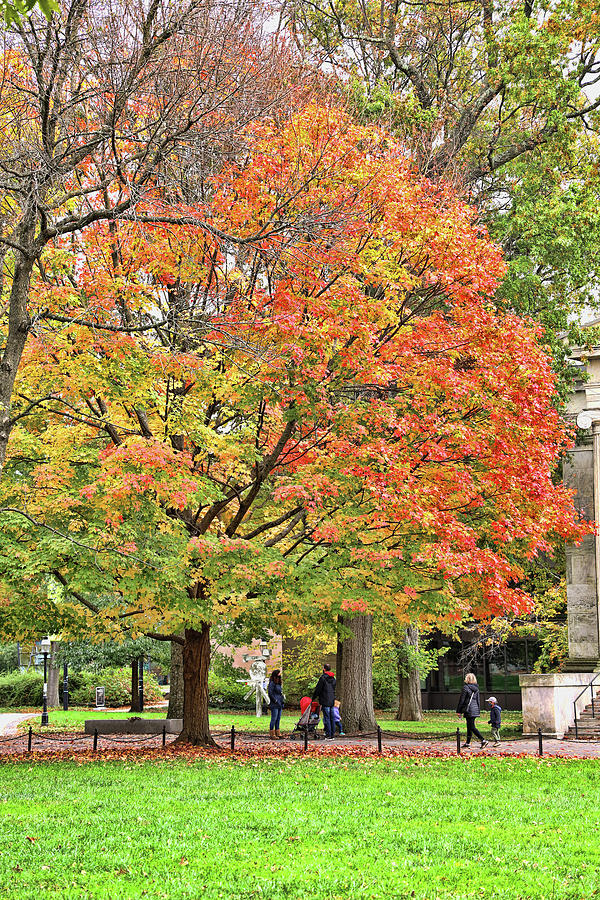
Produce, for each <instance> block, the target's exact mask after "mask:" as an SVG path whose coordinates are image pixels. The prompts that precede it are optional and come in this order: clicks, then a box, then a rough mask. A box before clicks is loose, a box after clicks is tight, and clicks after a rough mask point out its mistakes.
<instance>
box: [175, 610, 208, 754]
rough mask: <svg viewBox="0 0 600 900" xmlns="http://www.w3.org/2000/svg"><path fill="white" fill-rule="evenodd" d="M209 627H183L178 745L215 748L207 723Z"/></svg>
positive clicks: (203, 625)
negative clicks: (181, 690)
mask: <svg viewBox="0 0 600 900" xmlns="http://www.w3.org/2000/svg"><path fill="white" fill-rule="evenodd" d="M209 665H210V625H207V624H206V622H203V623H202V628H201V630H200V631H196V630H195V629H194V628H186V629H185V632H184V645H183V731H182V732H181V734H180V735H179V737H178V738H177V742H178V743H182V744H194V745H195V746H204V747H215V746H216V744H215V742H214V741H213V739H212V737H211V734H210V726H209V724H208V667H209Z"/></svg>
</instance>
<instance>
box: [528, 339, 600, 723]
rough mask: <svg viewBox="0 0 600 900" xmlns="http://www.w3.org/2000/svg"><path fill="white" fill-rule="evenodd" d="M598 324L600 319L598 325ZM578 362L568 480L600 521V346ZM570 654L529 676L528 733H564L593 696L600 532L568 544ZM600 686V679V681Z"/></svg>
mask: <svg viewBox="0 0 600 900" xmlns="http://www.w3.org/2000/svg"><path fill="white" fill-rule="evenodd" d="M594 324H596V323H594ZM571 361H572V364H573V366H575V367H576V368H578V369H579V370H580V372H581V377H580V379H579V380H578V381H577V382H576V384H575V389H574V390H573V392H572V395H571V398H570V400H569V404H568V414H569V416H570V417H571V418H572V420H573V422H574V423H575V424H576V425H577V443H576V446H575V447H574V448H573V450H572V451H571V453H570V454H569V456H568V459H567V460H565V464H564V479H565V483H566V484H567V485H568V486H569V487H572V488H573V489H574V490H575V491H576V495H575V505H576V507H577V509H578V510H579V512H580V515H581V516H582V517H583V518H585V519H587V520H589V521H595V522H600V347H597V348H594V349H592V350H584V349H579V350H575V351H574V352H573V354H572V360H571ZM566 563H567V616H568V632H569V658H568V660H567V663H566V665H565V666H564V671H563V672H561V673H559V674H554V675H524V676H521V678H520V683H521V690H522V695H523V731H524V732H526V733H534V732H537V730H538V728H541V729H542V731H543V732H544V733H545V734H553V735H557V736H559V737H562V736H563V734H564V733H565V732H566V731H567V730H568V728H569V727H570V726H571V725H573V723H574V720H575V715H576V714H577V715H579V714H580V713H581V712H582V711H583V709H584V708H585V706H586V705H588V704H589V702H590V698H591V693H590V690H591V689H589V690H588V689H586V685H589V684H590V682H591V681H593V680H594V678H595V676H596V673H597V672H599V671H600V533H598V534H596V535H593V534H590V535H587V536H586V537H585V538H584V539H583V541H581V543H580V544H577V545H572V546H567V548H566ZM596 684H597V685H598V688H599V689H600V677H599V678H598V681H597V682H595V684H594V686H593V689H594V690H595V685H596Z"/></svg>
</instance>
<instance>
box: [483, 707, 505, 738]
mask: <svg viewBox="0 0 600 900" xmlns="http://www.w3.org/2000/svg"><path fill="white" fill-rule="evenodd" d="M485 702H486V703H489V704H490V707H491V708H490V725H491V726H492V736H493V738H494V747H497V746H498V744H499V743H500V726H501V725H502V707H501V706H498V701H497V700H496V698H495V697H488V699H487V700H486V701H485Z"/></svg>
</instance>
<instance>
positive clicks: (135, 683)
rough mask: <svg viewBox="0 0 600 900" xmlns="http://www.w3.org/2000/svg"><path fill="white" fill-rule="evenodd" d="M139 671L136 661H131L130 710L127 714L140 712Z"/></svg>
mask: <svg viewBox="0 0 600 900" xmlns="http://www.w3.org/2000/svg"><path fill="white" fill-rule="evenodd" d="M139 678H140V675H139V669H138V661H137V659H132V660H131V709H130V710H129V712H141V709H140V686H139Z"/></svg>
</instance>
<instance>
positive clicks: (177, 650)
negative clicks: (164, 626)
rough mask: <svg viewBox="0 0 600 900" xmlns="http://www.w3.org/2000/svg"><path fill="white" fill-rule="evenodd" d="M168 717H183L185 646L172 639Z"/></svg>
mask: <svg viewBox="0 0 600 900" xmlns="http://www.w3.org/2000/svg"><path fill="white" fill-rule="evenodd" d="M167 719H183V647H182V645H181V644H178V643H177V642H176V641H171V670H170V673H169V708H168V710H167Z"/></svg>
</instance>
